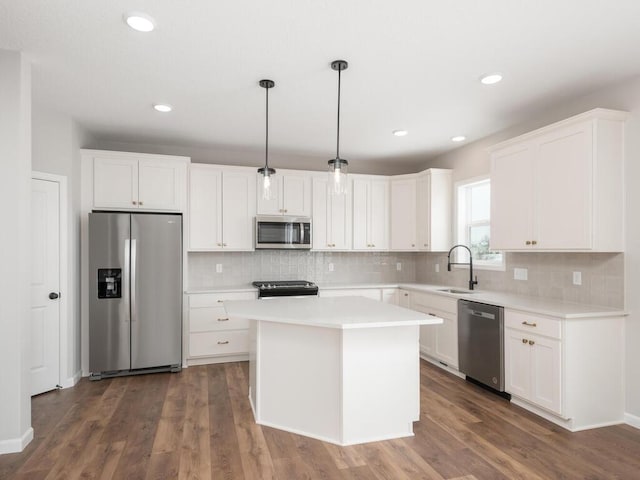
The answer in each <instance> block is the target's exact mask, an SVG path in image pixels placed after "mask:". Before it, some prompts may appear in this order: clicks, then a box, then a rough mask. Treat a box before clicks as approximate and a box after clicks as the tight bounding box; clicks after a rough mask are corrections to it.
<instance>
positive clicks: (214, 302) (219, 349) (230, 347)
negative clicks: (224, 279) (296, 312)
mask: <svg viewBox="0 0 640 480" xmlns="http://www.w3.org/2000/svg"><path fill="white" fill-rule="evenodd" d="M255 298H256V294H255V293H254V292H224V293H198V294H190V295H189V341H188V352H187V363H188V364H189V365H198V364H205V363H220V362H225V361H237V360H246V357H247V355H248V353H249V320H248V319H246V318H234V317H229V316H228V315H227V312H226V310H225V308H224V301H225V300H254V299H255Z"/></svg>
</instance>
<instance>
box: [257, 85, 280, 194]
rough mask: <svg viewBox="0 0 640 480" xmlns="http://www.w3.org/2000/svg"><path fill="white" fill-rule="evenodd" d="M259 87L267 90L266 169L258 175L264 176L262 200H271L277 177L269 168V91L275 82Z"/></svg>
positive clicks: (274, 171) (259, 170)
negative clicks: (273, 179)
mask: <svg viewBox="0 0 640 480" xmlns="http://www.w3.org/2000/svg"><path fill="white" fill-rule="evenodd" d="M258 83H259V85H260V86H261V87H262V88H264V90H265V104H266V105H265V106H266V108H265V117H266V122H265V142H264V167H260V168H259V169H258V173H259V174H260V175H262V198H263V199H264V200H271V199H272V198H273V196H274V189H273V186H272V185H271V183H272V182H271V180H272V179H271V177H272V176H273V175H275V173H276V170H275V169H274V168H270V167H269V89H270V88H273V87H275V85H276V84H275V82H274V81H273V80H260V82H258Z"/></svg>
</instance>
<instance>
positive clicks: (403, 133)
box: [391, 130, 409, 137]
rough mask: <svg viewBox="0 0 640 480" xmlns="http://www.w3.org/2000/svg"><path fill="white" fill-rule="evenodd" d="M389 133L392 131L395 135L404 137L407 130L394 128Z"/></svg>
mask: <svg viewBox="0 0 640 480" xmlns="http://www.w3.org/2000/svg"><path fill="white" fill-rule="evenodd" d="M391 133H393V134H394V135H395V136H396V137H404V136H405V135H406V134H407V133H409V132H407V131H406V130H394V131H393V132H391Z"/></svg>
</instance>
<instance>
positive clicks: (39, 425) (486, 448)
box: [0, 362, 640, 480]
mask: <svg viewBox="0 0 640 480" xmlns="http://www.w3.org/2000/svg"><path fill="white" fill-rule="evenodd" d="M247 384H248V364H247V363H246V362H242V363H228V364H218V365H207V366H201V367H191V368H188V369H185V370H183V371H182V373H179V374H155V375H144V376H138V377H123V378H115V379H111V380H102V381H100V382H90V381H88V380H86V379H83V380H82V381H81V382H80V383H79V384H78V385H77V386H76V387H75V388H72V389H67V390H61V391H55V392H50V393H47V394H44V395H40V396H38V397H34V398H33V406H32V410H33V426H34V429H35V439H34V440H33V441H32V442H31V444H30V445H29V446H28V447H27V449H26V450H25V451H24V452H22V453H20V454H11V455H3V456H0V479H30V480H31V479H45V478H46V479H74V478H83V479H90V478H95V479H103V480H107V479H118V480H119V479H128V480H129V479H165V478H166V479H174V478H176V479H247V480H254V479H255V480H257V479H272V478H273V479H286V480H289V479H296V480H297V479H315V478H323V479H341V480H346V479H367V480H371V479H373V480H376V479H394V480H395V479H457V480H473V479H492V480H493V479H515V478H522V479H561V478H587V479H600V478H601V479H609V478H623V479H638V478H640V431H638V430H636V429H634V428H632V427H629V426H626V425H621V426H615V427H608V428H601V429H597V430H591V431H586V432H579V433H570V432H567V431H565V430H563V429H561V428H559V427H556V426H555V425H553V424H551V423H549V422H547V421H545V420H542V419H540V418H538V417H536V416H534V415H532V414H530V413H528V412H526V411H524V410H522V409H521V408H519V407H516V406H514V405H511V404H510V403H509V402H507V401H505V400H503V399H501V398H499V397H496V396H494V395H491V394H489V393H487V392H485V391H483V390H482V389H480V388H479V387H477V386H475V385H472V384H470V383H467V382H465V381H463V380H461V379H459V378H457V377H454V376H452V375H450V374H448V373H446V372H444V371H442V370H440V369H438V368H436V367H433V366H431V365H429V364H427V363H425V362H422V364H421V410H422V411H421V418H420V422H418V423H416V424H415V425H414V430H415V436H414V437H410V438H404V439H399V440H389V441H384V442H377V443H370V444H365V445H356V446H352V447H346V448H343V447H338V446H335V445H331V444H327V443H323V442H320V441H318V440H312V439H309V438H305V437H301V436H298V435H294V434H290V433H286V432H282V431H279V430H275V429H272V428H267V427H261V426H258V425H256V424H255V423H254V422H253V415H252V413H251V408H250V406H249V402H248V399H247V395H248V391H247Z"/></svg>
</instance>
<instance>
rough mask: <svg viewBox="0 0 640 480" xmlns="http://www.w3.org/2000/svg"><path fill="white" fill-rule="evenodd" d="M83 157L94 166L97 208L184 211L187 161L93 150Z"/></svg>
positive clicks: (94, 191)
mask: <svg viewBox="0 0 640 480" xmlns="http://www.w3.org/2000/svg"><path fill="white" fill-rule="evenodd" d="M84 157H85V160H84V161H92V162H93V207H94V208H106V209H119V210H159V211H182V210H183V209H184V199H185V197H186V183H187V165H188V163H189V159H188V158H187V157H170V156H167V155H149V154H139V153H126V152H109V151H92V150H86V151H84ZM87 157H89V158H87Z"/></svg>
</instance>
